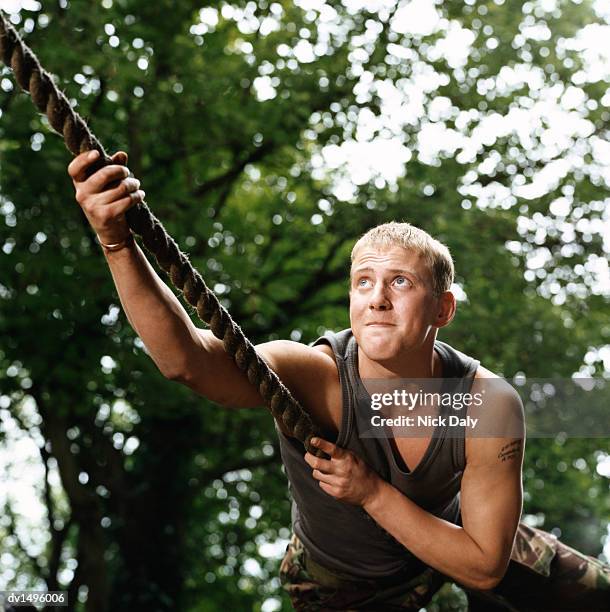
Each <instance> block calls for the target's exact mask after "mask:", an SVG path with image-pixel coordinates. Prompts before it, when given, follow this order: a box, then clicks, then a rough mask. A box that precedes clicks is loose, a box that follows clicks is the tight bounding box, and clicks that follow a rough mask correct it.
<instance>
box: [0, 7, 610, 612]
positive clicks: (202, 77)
mask: <svg viewBox="0 0 610 612" xmlns="http://www.w3.org/2000/svg"><path fill="white" fill-rule="evenodd" d="M551 5H552V6H551ZM413 11H418V12H417V18H416V19H415V18H414V13H413ZM12 19H13V21H14V23H15V24H16V26H18V28H19V29H20V31H21V32H22V34H23V35H24V36H25V38H26V40H27V42H28V44H30V45H31V46H32V48H33V49H34V50H35V51H36V53H37V54H38V56H39V57H40V59H41V62H42V63H43V65H44V66H45V67H46V68H47V69H49V70H52V71H53V72H55V73H56V74H57V75H58V79H59V80H60V81H59V82H60V83H61V85H62V87H63V88H64V90H65V91H66V93H67V95H68V96H69V97H71V98H72V99H73V100H74V102H75V104H77V107H78V111H79V112H80V113H81V114H82V115H83V116H85V117H90V118H91V124H92V127H93V129H94V130H95V132H96V134H98V136H100V138H101V139H102V140H103V142H104V143H105V145H106V146H107V148H108V149H109V150H115V149H118V148H124V149H126V150H127V151H128V152H129V154H130V162H129V166H130V168H131V169H132V170H133V171H134V173H135V174H136V176H138V177H139V178H140V179H141V180H142V182H143V185H144V188H145V189H146V191H147V193H148V194H149V199H150V204H151V207H152V208H153V210H154V211H155V214H157V216H158V217H159V218H160V219H162V220H163V222H164V224H165V226H166V227H167V229H168V230H169V231H170V233H171V234H172V235H174V237H175V238H176V239H177V240H178V242H179V243H180V245H181V247H182V248H184V249H185V250H187V251H188V252H189V254H190V257H191V260H192V261H193V262H194V263H195V265H196V266H197V267H198V268H199V269H200V270H201V271H202V273H203V274H204V277H205V278H206V281H207V282H208V284H209V285H210V286H212V287H214V288H215V291H216V292H217V294H218V295H219V296H221V298H222V301H223V303H224V304H225V305H226V306H228V307H229V308H230V311H231V312H232V314H233V315H234V316H235V318H236V319H237V320H238V321H239V322H240V323H241V324H242V326H243V327H244V329H245V331H246V332H247V334H248V335H249V337H250V338H251V339H252V340H253V341H254V342H259V341H264V340H268V339H272V338H277V337H282V338H293V339H295V340H300V341H304V342H309V341H311V340H313V339H315V337H317V336H318V335H319V334H320V333H321V332H322V331H323V330H324V329H326V328H335V329H337V328H342V327H346V326H347V325H348V324H349V323H348V319H347V308H346V307H347V294H346V277H347V270H348V263H349V252H350V248H351V245H352V243H353V241H354V239H355V238H356V237H357V236H358V235H359V234H360V233H362V232H363V231H365V230H366V229H368V228H369V227H370V226H372V225H374V224H376V223H380V222H383V221H386V220H390V219H403V218H404V219H408V220H409V221H411V222H413V223H415V224H416V225H419V226H421V227H423V228H425V229H426V230H427V231H429V232H430V233H432V234H433V235H435V236H438V237H439V238H440V239H441V240H443V241H444V242H446V243H447V244H448V246H449V247H450V248H451V250H452V252H453V254H454V256H455V259H456V267H457V270H458V278H457V281H458V284H459V286H460V287H461V289H462V291H463V292H464V295H465V296H466V297H465V299H463V300H462V301H461V303H460V308H459V313H458V317H457V319H456V320H455V322H454V323H453V324H452V326H451V327H450V328H447V329H446V330H443V334H442V336H441V338H442V339H443V340H446V341H448V342H450V343H452V344H454V345H455V346H457V347H459V348H460V349H461V350H463V351H465V352H469V353H471V354H473V355H476V356H477V358H479V359H480V360H481V361H482V362H483V363H485V364H486V366H487V367H489V368H491V369H493V370H497V371H500V372H502V373H503V374H504V375H505V376H507V377H511V376H513V375H514V374H516V373H517V372H525V373H527V375H528V376H539V377H542V376H563V377H569V376H570V375H571V374H572V373H573V372H575V371H578V370H579V369H581V368H583V367H585V366H584V365H583V363H584V359H585V356H587V364H586V368H587V369H586V370H583V371H587V372H589V373H590V374H602V373H604V372H605V370H604V365H603V352H599V349H600V348H601V347H603V346H604V345H606V344H608V337H609V336H610V327H608V325H607V319H606V316H605V312H606V309H607V302H608V291H607V286H606V287H604V285H603V284H602V283H601V282H600V278H601V277H602V275H603V265H602V262H603V261H606V258H607V252H608V246H607V245H604V242H603V236H602V229H601V227H600V225H601V223H602V222H603V219H604V210H605V188H606V186H607V183H608V174H607V170H606V169H605V167H604V161H603V154H604V151H605V149H604V146H606V145H604V137H605V136H606V135H607V134H606V125H607V122H608V118H609V115H608V110H607V97H608V96H607V94H606V89H607V85H606V80H607V78H608V75H607V74H606V73H604V72H597V73H596V72H595V71H592V70H591V54H594V53H595V48H594V47H591V46H587V43H586V41H587V40H590V39H591V38H592V36H593V33H595V32H597V31H598V30H597V28H603V27H607V26H604V25H603V24H604V20H603V17H602V16H601V15H599V14H596V13H595V8H594V6H593V5H592V4H590V3H586V2H578V3H577V2H572V1H567V0H563V1H561V2H559V1H558V2H555V3H543V2H541V3H533V2H527V3H522V2H515V1H512V0H506V1H505V2H502V1H500V0H496V1H495V2H492V1H481V2H476V3H475V2H473V1H472V0H471V1H468V2H451V3H439V4H438V5H435V4H434V3H433V2H413V3H401V4H399V5H396V4H395V3H393V2H390V1H388V2H387V3H385V4H384V3H382V2H380V3H379V4H378V5H376V6H375V7H373V8H367V6H366V4H365V3H362V4H360V3H347V2H346V3H345V4H343V3H340V2H328V3H326V4H325V3H323V2H320V3H319V4H318V3H305V2H303V3H301V2H299V3H292V2H273V3H268V2H265V1H263V0H260V1H259V2H252V1H251V2H232V3H224V4H222V5H220V6H215V7H206V8H202V9H200V5H199V4H197V3H194V2H180V3H178V4H176V3H169V2H157V3H150V2H143V1H141V0H120V1H118V0H115V1H114V2H113V1H111V0H104V1H103V2H101V3H100V4H96V5H90V4H88V5H84V4H82V3H81V4H77V3H73V4H68V3H67V2H59V3H57V4H56V3H50V2H48V3H47V2H45V3H43V5H42V6H36V7H33V6H32V7H30V6H25V7H24V9H23V10H21V11H20V12H18V13H14V14H13V15H12ZM0 87H1V90H0V155H1V157H0V198H1V199H0V205H1V210H2V213H3V216H4V220H5V223H4V225H3V226H2V228H1V229H0V244H2V245H3V246H2V249H3V255H2V258H1V259H0V266H1V270H2V273H1V275H0V283H1V284H0V298H1V299H2V302H1V303H2V309H1V311H0V330H1V337H2V339H3V340H2V344H1V346H0V388H1V397H0V408H1V409H2V413H1V415H2V423H3V426H2V429H0V431H2V432H3V433H2V434H1V435H3V436H4V437H5V442H4V444H5V445H6V448H12V447H11V446H9V444H10V443H11V440H14V439H16V438H20V437H23V438H29V439H31V440H33V441H34V443H35V444H36V448H37V452H38V453H39V464H40V465H42V466H43V468H44V477H43V478H41V479H40V484H39V490H38V495H39V498H40V500H41V502H42V503H43V504H44V507H45V509H46V512H47V517H46V519H43V520H41V521H39V523H37V524H36V525H35V526H34V527H32V528H33V529H34V534H35V537H34V538H33V539H32V542H30V541H28V538H26V537H25V536H24V529H25V527H26V526H27V521H26V520H25V519H24V517H23V516H20V515H19V513H18V512H15V511H14V508H15V507H17V506H16V500H15V499H14V497H11V496H10V495H9V496H8V497H7V498H6V499H5V500H4V502H5V509H6V512H5V519H4V520H3V522H2V524H0V533H2V534H3V536H4V542H3V550H4V551H6V552H9V553H10V554H11V555H12V557H13V560H12V565H13V566H14V568H15V569H14V570H13V571H16V576H15V577H14V578H10V577H9V578H8V579H7V584H8V585H15V584H17V583H18V581H19V580H22V581H23V584H26V585H27V586H35V585H39V586H40V585H43V586H44V587H45V588H48V589H56V588H60V587H62V588H66V589H68V590H69V592H70V595H71V601H72V602H73V603H72V604H71V609H76V608H78V606H79V605H80V604H76V601H77V594H79V593H80V597H81V598H82V599H83V600H84V599H87V603H86V609H87V610H91V611H93V610H95V611H97V610H107V609H113V610H126V609H129V610H139V609H150V608H151V607H152V608H153V609H156V610H174V609H184V610H213V609H221V608H226V607H227V606H232V607H235V608H238V609H260V605H261V603H262V602H263V601H264V600H266V599H270V601H269V602H268V603H267V606H268V607H267V608H265V609H273V605H274V598H276V597H279V591H278V582H277V579H276V578H274V576H275V575H276V570H277V558H276V557H274V556H272V555H269V554H268V552H267V551H268V550H271V549H272V548H273V546H272V543H273V542H274V541H276V540H277V539H278V537H279V538H286V537H287V535H288V531H287V527H288V526H289V512H288V508H289V503H288V498H287V495H286V482H285V477H284V476H283V475H282V473H281V470H280V464H279V458H278V456H277V446H276V442H275V434H274V431H273V428H272V422H271V419H270V418H269V416H268V414H267V413H265V412H263V411H242V412H239V413H237V412H227V411H223V410H221V409H220V408H218V407H217V406H214V405H211V404H210V403H208V402H206V401H205V400H203V399H202V398H198V397H195V396H193V394H191V393H190V392H188V391H187V390H185V389H182V388H180V387H178V386H177V385H175V384H172V383H169V382H168V381H166V380H164V379H162V377H161V376H160V374H159V373H158V372H157V371H156V369H155V368H154V366H153V364H152V362H151V361H150V360H149V358H148V357H147V356H146V352H145V349H144V347H143V345H142V343H141V341H140V340H139V339H138V338H137V337H136V336H135V335H134V333H133V331H132V330H131V329H130V328H129V326H128V325H126V321H125V319H124V317H123V315H122V314H120V313H119V309H118V307H117V305H118V298H117V297H116V295H115V294H114V292H113V289H112V285H111V281H110V276H109V274H108V273H107V271H106V269H105V266H104V264H103V262H102V259H101V255H100V252H99V249H98V247H97V245H96V243H95V240H94V236H93V235H92V233H91V231H90V230H89V228H88V227H87V225H86V223H85V222H84V218H83V217H82V215H81V213H80V211H79V210H78V207H77V206H75V205H73V204H71V202H72V201H73V194H72V189H71V185H70V184H69V180H68V178H67V176H66V171H65V168H66V165H67V163H68V161H69V158H68V155H66V152H65V149H64V148H63V145H62V143H61V141H60V139H59V138H56V137H54V136H51V135H50V134H49V132H48V129H47V127H48V126H47V124H46V121H45V119H44V118H43V117H40V116H38V115H36V113H35V112H34V108H33V106H32V104H31V102H30V101H29V100H28V99H27V98H26V97H25V96H23V95H20V94H18V92H17V90H16V89H15V88H14V86H13V85H12V81H11V80H10V76H9V73H8V71H7V70H4V69H3V72H2V73H1V74H0ZM524 122H525V123H524ZM354 139H355V141H356V142H357V143H359V144H358V146H357V147H354V148H351V149H350V146H352V145H351V144H350V143H352V142H353V141H354ZM374 139H377V141H380V142H381V147H385V148H386V149H390V148H392V147H393V148H392V150H395V151H396V152H397V155H401V156H403V161H404V163H398V166H399V171H398V172H396V173H395V176H394V177H393V178H392V177H391V176H390V169H388V168H383V169H379V168H377V169H375V164H374V163H372V161H371V160H368V161H367V163H364V164H361V167H360V169H359V173H358V174H356V175H354V173H353V172H352V173H351V174H350V172H349V165H350V164H353V163H354V161H353V158H352V157H350V151H351V152H353V153H352V155H355V154H356V152H358V151H362V150H365V151H369V154H374V153H375V152H376V151H378V150H379V149H376V148H375V147H376V146H378V145H375V143H374V142H372V143H371V141H373V140H374ZM28 143H29V144H28ZM367 147H368V148H367ZM371 152H372V153H371ZM342 159H343V160H345V164H341V163H340V162H341V160H342ZM386 163H388V162H386ZM329 167H330V170H329ZM498 279H501V281H499V280H498ZM11 426H13V427H14V428H13V429H11ZM16 428H17V429H16ZM18 432H21V433H18ZM602 443H605V450H606V451H607V440H601V441H600V440H568V441H565V442H562V441H561V439H559V440H557V441H553V440H551V441H547V440H532V441H530V442H529V444H528V459H527V466H526V471H525V484H526V490H527V495H526V513H527V514H529V515H532V516H536V517H539V518H538V520H540V521H543V523H542V524H543V525H544V527H545V528H548V529H551V528H553V527H558V526H561V529H562V530H563V537H564V539H565V540H566V541H567V542H568V543H569V544H573V545H576V546H580V547H583V548H584V549H585V550H586V552H589V553H591V554H597V553H598V552H599V551H600V545H601V540H600V538H601V534H602V533H603V532H604V530H605V528H606V523H605V522H604V520H603V517H606V516H608V510H609V509H610V508H609V503H610V502H609V501H608V497H607V495H606V496H605V495H604V493H605V492H607V486H608V482H607V478H605V477H603V476H602V475H601V474H599V473H597V472H596V470H595V468H596V464H597V461H598V459H600V458H601V457H602V451H603V450H604V447H603V444H602ZM574 466H575V467H574ZM0 499H1V498H0ZM443 597H445V600H444V601H446V602H448V601H450V600H453V599H455V598H457V597H458V595H457V594H456V593H455V592H453V593H452V592H449V591H447V592H446V593H444V594H443ZM284 603H286V602H284ZM447 605H449V604H447ZM81 607H82V605H81Z"/></svg>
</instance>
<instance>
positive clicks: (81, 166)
mask: <svg viewBox="0 0 610 612" xmlns="http://www.w3.org/2000/svg"><path fill="white" fill-rule="evenodd" d="M99 156H100V154H99V151H95V150H93V151H85V152H84V153H81V154H80V155H77V156H76V157H75V158H74V159H73V160H72V161H71V162H70V165H69V166H68V174H69V175H70V176H71V177H72V180H73V181H74V182H76V183H80V182H82V181H84V180H86V178H87V168H88V167H89V166H90V165H91V164H92V163H93V162H94V161H95V160H96V159H97V158H98V157H99Z"/></svg>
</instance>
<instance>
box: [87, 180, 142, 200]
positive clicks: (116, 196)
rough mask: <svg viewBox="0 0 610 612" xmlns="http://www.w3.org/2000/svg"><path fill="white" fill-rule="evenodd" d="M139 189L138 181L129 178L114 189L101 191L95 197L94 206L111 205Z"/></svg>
mask: <svg viewBox="0 0 610 612" xmlns="http://www.w3.org/2000/svg"><path fill="white" fill-rule="evenodd" d="M139 189H140V181H139V180H138V179H136V178H133V177H129V178H126V179H124V180H122V181H121V182H120V183H119V184H118V185H117V186H116V187H115V188H114V189H108V190H106V191H103V192H102V193H100V194H99V195H97V196H95V203H96V204H111V203H112V202H115V201H117V200H120V199H122V198H124V197H125V196H128V195H129V194H131V193H134V192H136V191H138V190H139Z"/></svg>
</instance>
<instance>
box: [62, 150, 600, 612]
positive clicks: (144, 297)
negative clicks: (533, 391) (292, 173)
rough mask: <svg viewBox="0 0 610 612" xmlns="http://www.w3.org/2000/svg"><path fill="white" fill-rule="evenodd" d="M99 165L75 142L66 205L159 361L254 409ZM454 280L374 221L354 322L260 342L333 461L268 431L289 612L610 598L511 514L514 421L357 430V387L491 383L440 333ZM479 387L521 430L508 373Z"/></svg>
mask: <svg viewBox="0 0 610 612" xmlns="http://www.w3.org/2000/svg"><path fill="white" fill-rule="evenodd" d="M95 159H96V155H95V153H91V154H85V153H84V154H82V155H80V156H78V157H77V158H76V159H75V160H74V161H73V162H72V163H71V164H70V167H69V173H70V176H71V177H72V179H73V181H74V185H75V188H76V193H77V201H78V202H79V204H80V205H81V207H82V209H83V211H84V212H85V214H86V216H87V218H88V220H89V222H90V223H91V225H92V227H93V229H94V230H95V232H96V233H97V235H98V237H99V239H100V242H101V243H102V245H103V250H104V253H105V256H106V260H107V263H108V265H109V267H110V271H111V273H112V276H113V279H114V281H115V284H116V287H117V290H118V293H119V296H120V299H121V302H122V304H123V308H124V310H125V312H126V314H127V317H128V319H129V321H130V323H131V325H132V326H133V328H134V329H135V331H136V332H137V333H138V334H139V336H140V337H141V339H142V340H143V342H144V343H145V345H146V347H147V349H148V351H149V353H150V355H151V357H152V359H153V360H154V361H155V363H156V364H157V366H158V367H159V369H160V371H161V372H162V373H163V375H164V376H166V377H167V378H169V379H172V380H175V381H178V382H180V383H182V384H184V385H187V386H188V387H190V388H191V389H193V390H194V391H195V392H197V393H199V394H201V395H203V396H205V397H207V398H208V399H210V400H212V401H214V402H217V403H219V404H222V405H225V406H232V407H235V406H238V407H243V408H253V407H256V406H260V405H261V403H262V401H261V398H260V396H259V394H258V392H257V391H256V389H254V388H253V387H252V386H251V385H250V384H249V383H248V381H247V379H246V377H245V376H244V375H243V373H242V372H240V371H239V370H238V369H237V367H236V366H235V365H234V363H233V362H232V361H231V359H230V358H229V357H228V356H227V355H226V353H225V352H224V350H223V347H222V343H221V342H220V341H219V340H218V339H217V338H215V337H214V336H213V335H212V333H211V332H210V331H207V330H202V329H198V328H196V327H195V326H194V325H193V324H192V322H191V320H190V318H189V317H188V315H187V313H186V312H185V311H184V309H183V307H182V306H181V304H180V303H179V302H178V300H177V299H176V298H175V296H174V295H173V293H172V292H171V291H170V289H169V288H168V287H167V286H166V285H165V284H164V283H163V282H162V281H161V279H160V278H159V277H158V276H157V274H156V273H155V272H154V270H153V269H152V268H151V267H150V265H149V264H148V262H147V260H146V258H145V257H144V255H143V253H142V251H141V250H140V249H139V247H138V246H137V245H136V244H135V243H134V241H133V240H132V239H131V236H130V233H129V229H128V227H127V225H126V222H125V217H124V215H125V212H126V211H127V210H128V208H129V207H130V206H132V205H133V204H134V203H135V202H137V201H140V200H141V199H142V198H143V192H142V191H141V190H140V189H139V187H140V185H139V182H138V181H136V180H135V179H130V178H127V170H126V169H125V168H124V166H123V165H122V164H124V163H125V162H126V156H125V154H123V153H118V154H116V155H115V157H114V160H115V162H116V165H111V166H108V167H106V168H104V169H102V170H100V171H98V172H96V173H95V174H93V175H92V176H91V177H89V178H87V169H88V167H89V165H90V164H91V163H93V162H94V161H95ZM117 181H120V182H119V184H118V186H113V187H111V188H108V185H116V184H117ZM104 245H105V246H104ZM452 282H453V262H452V260H451V256H450V254H449V252H448V250H447V248H446V247H445V246H443V245H442V244H441V243H439V242H438V241H436V240H434V239H433V238H432V237H430V236H429V235H428V234H426V233H425V232H424V231H422V230H420V229H417V228H415V227H413V226H411V225H409V224H407V223H390V224H385V225H382V226H379V227H377V228H374V229H372V230H371V231H370V232H368V233H367V234H365V236H363V237H362V238H361V239H360V240H359V241H358V242H357V243H356V245H355V247H354V250H353V252H352V268H351V287H350V319H351V328H350V329H348V330H344V331H343V332H340V333H338V334H327V335H326V336H324V337H323V338H320V339H318V340H317V341H316V342H315V343H314V345H313V346H304V345H302V344H298V343H296V342H288V341H273V342H268V343H265V344H261V345H259V346H258V347H257V350H258V352H259V353H260V354H261V355H262V356H263V357H264V359H265V360H266V361H267V362H268V363H269V365H270V366H271V367H272V368H273V369H274V370H275V371H276V372H277V373H278V375H279V376H280V378H281V379H282V380H283V381H284V383H285V384H286V385H287V386H288V388H289V389H290V391H291V392H292V393H293V395H294V396H295V397H296V398H297V399H298V400H299V401H300V402H301V404H302V405H303V406H304V407H305V408H306V409H307V410H308V411H309V413H310V414H311V415H312V418H313V420H314V421H315V422H316V423H317V424H318V425H319V426H320V429H321V432H322V435H323V438H320V439H319V440H318V441H317V445H318V446H319V448H321V449H322V450H324V451H325V452H326V453H327V455H328V459H320V458H315V457H313V456H312V455H310V454H309V453H305V451H304V449H303V446H302V445H301V444H300V443H299V442H298V441H297V440H295V439H294V438H291V437H290V436H289V435H288V434H287V432H285V431H283V430H282V428H281V427H280V426H278V427H277V429H278V436H279V439H280V446H281V452H282V459H283V461H284V464H285V466H286V471H287V475H288V478H289V481H290V485H291V492H292V495H293V499H294V503H293V517H292V518H293V529H294V536H293V538H292V541H291V543H290V545H289V547H288V550H287V554H286V557H285V558H284V560H283V562H282V567H281V577H282V579H283V582H284V584H285V588H286V589H287V591H288V592H289V594H290V596H291V599H292V602H293V605H294V607H295V608H296V609H298V610H320V609H324V610H326V609H328V610H345V609H368V610H392V609H401V610H419V609H420V608H421V607H422V606H423V605H425V604H426V602H428V601H429V600H430V598H431V597H432V595H433V594H434V592H435V591H436V590H438V588H440V586H441V585H442V584H443V583H444V582H445V581H446V580H453V581H455V582H457V583H458V584H459V585H461V586H462V587H464V588H465V589H467V591H468V592H469V594H470V595H471V597H472V601H473V602H483V603H482V605H483V608H482V609H485V610H493V609H503V608H501V607H495V606H503V605H505V604H506V602H510V605H513V606H517V607H518V608H521V607H522V606H523V609H553V610H558V609H579V610H585V609H604V607H603V606H604V605H605V603H607V598H608V586H609V584H610V580H609V579H608V575H609V572H608V568H606V567H604V566H602V565H601V564H599V563H596V562H595V561H594V560H592V559H589V558H586V557H584V556H582V555H579V554H578V553H576V552H575V551H572V550H571V549H569V548H568V547H565V546H563V545H562V544H560V543H559V542H557V541H556V539H554V538H553V537H551V536H549V535H548V534H545V533H544V532H541V531H538V530H533V529H529V528H527V527H525V526H523V525H519V517H520V514H521V504H522V487H521V466H522V459H523V450H524V448H523V441H524V432H523V430H522V428H521V427H519V426H517V427H516V428H515V427H513V428H512V429H510V430H508V429H507V430H505V431H504V430H503V431H502V432H497V433H496V434H495V435H494V436H483V437H464V436H450V435H448V430H447V429H446V428H445V427H444V426H437V427H436V428H435V429H434V430H433V431H431V432H430V435H423V436H422V435H419V436H414V437H410V436H406V437H399V436H394V435H393V430H392V428H391V427H390V428H389V429H384V432H385V433H387V435H382V436H373V437H367V436H366V435H364V433H365V432H364V431H363V430H362V427H361V421H360V420H359V418H358V415H359V414H362V412H363V411H364V412H365V411H366V410H367V409H370V407H371V396H370V393H369V391H370V389H369V388H367V381H373V380H375V381H382V382H384V381H385V382H389V383H391V382H393V381H396V380H404V379H408V380H413V379H418V380H424V381H426V380H431V381H432V380H442V381H444V383H445V382H447V381H450V383H451V386H452V388H453V385H459V387H460V389H462V391H466V392H468V391H470V390H471V389H472V388H473V385H477V384H481V381H490V380H498V381H499V379H498V377H496V376H495V375H494V374H493V373H492V372H490V371H488V370H486V369H485V368H484V367H482V366H481V365H480V364H479V362H478V361H477V360H475V359H473V358H471V357H468V356H466V355H464V354H463V353H460V352H459V351H456V350H455V349H453V348H452V347H450V346H449V345H447V344H445V343H443V342H439V341H438V340H437V339H436V336H437V333H438V330H439V329H441V328H442V327H444V326H446V325H448V324H449V323H450V322H451V320H452V319H453V316H454V314H455V309H456V301H455V297H454V295H453V293H452V292H451V290H450V289H451V285H452ZM444 383H443V384H444ZM490 389H493V390H494V391H493V393H488V397H487V399H486V402H487V404H486V405H487V406H493V414H494V419H495V422H497V423H509V422H510V423H515V422H517V423H521V422H522V407H521V403H520V401H519V397H518V395H517V394H516V393H515V392H514V391H513V390H512V389H511V388H510V387H508V385H505V384H497V385H495V386H492V387H490ZM436 417H437V418H439V417H442V415H441V414H440V413H439V414H438V415H436ZM441 420H442V419H441ZM420 433H421V432H420ZM555 576H561V577H562V579H563V580H564V582H563V583H562V585H564V586H561V585H559V584H556V582H557V579H556V578H555ZM566 577H567V578H569V580H568V581H567V584H568V588H565V579H566ZM516 585H518V588H516ZM562 589H563V590H562ZM473 605H476V604H473ZM545 606H546V607H545ZM562 606H564V607H563V608H562ZM570 606H572V607H570ZM507 609H508V608H507ZM511 609H514V608H511Z"/></svg>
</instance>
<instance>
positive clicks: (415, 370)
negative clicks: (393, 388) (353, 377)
mask: <svg viewBox="0 0 610 612" xmlns="http://www.w3.org/2000/svg"><path fill="white" fill-rule="evenodd" d="M358 372H359V373H360V378H442V376H443V363H442V360H441V358H440V356H439V355H438V353H437V352H436V351H435V350H434V344H433V343H431V344H430V345H429V346H428V345H427V344H426V345H424V346H423V347H422V348H421V349H420V350H418V351H414V352H412V353H407V354H404V355H401V356H400V357H399V358H397V359H393V360H388V361H384V362H379V361H373V360H372V359H369V358H368V357H367V356H366V355H365V354H364V352H363V351H362V350H359V351H358Z"/></svg>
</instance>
